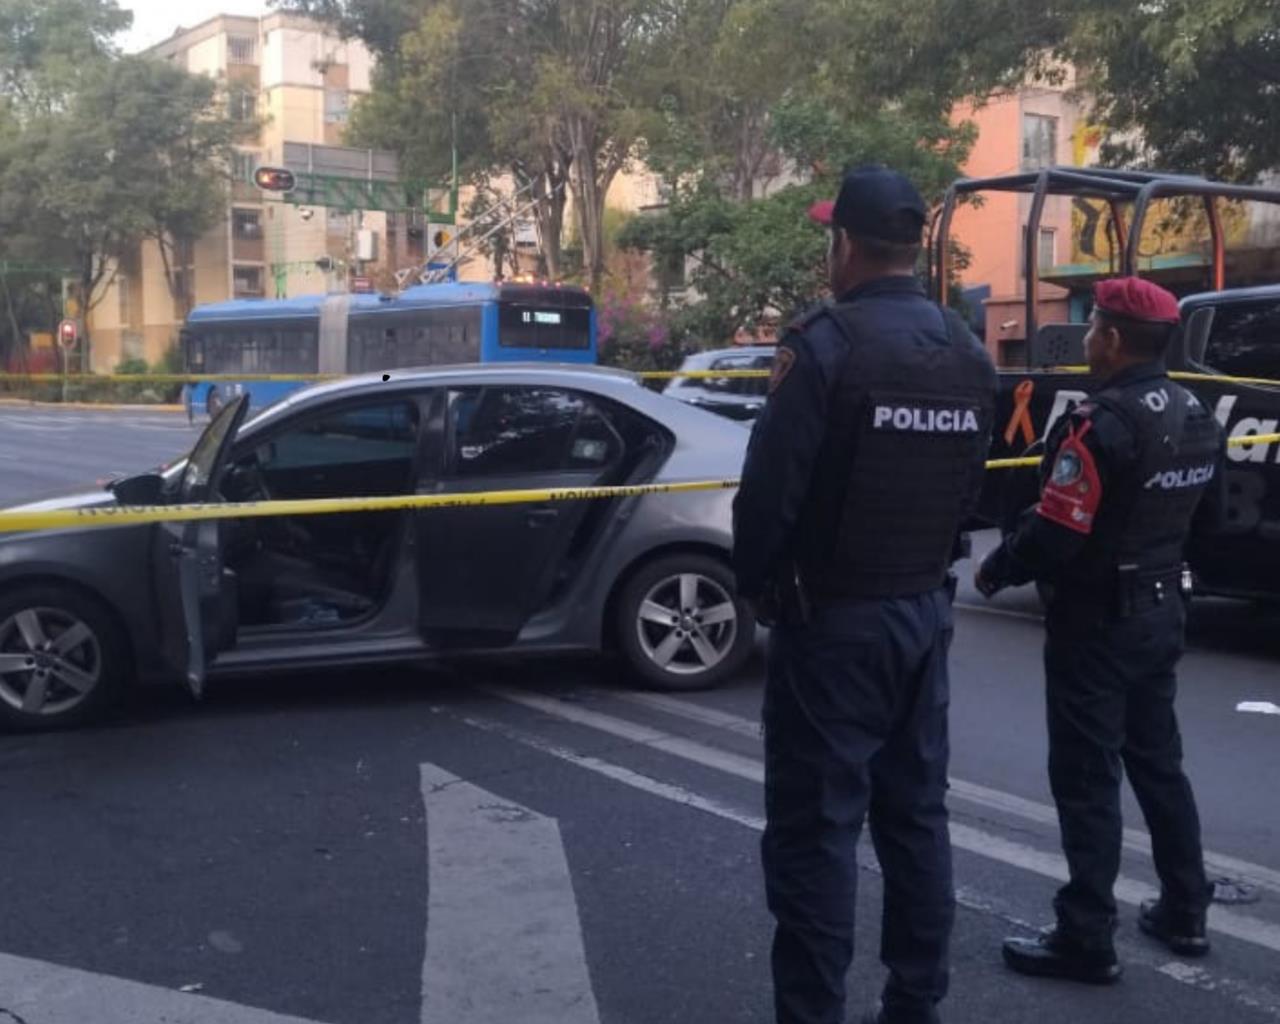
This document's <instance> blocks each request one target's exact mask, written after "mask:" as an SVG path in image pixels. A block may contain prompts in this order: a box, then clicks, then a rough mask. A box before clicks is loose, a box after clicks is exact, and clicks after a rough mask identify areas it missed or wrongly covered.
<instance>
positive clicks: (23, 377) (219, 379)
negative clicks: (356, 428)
mask: <svg viewBox="0 0 1280 1024" xmlns="http://www.w3.org/2000/svg"><path fill="white" fill-rule="evenodd" d="M385 372H386V373H388V374H394V373H395V372H396V371H395V370H387V371H385ZM1003 372H1004V373H1006V374H1007V375H1009V376H1013V375H1016V374H1048V373H1069V374H1079V375H1084V374H1087V373H1088V372H1089V368H1088V367H1087V366H1046V367H1038V368H1037V369H1034V370H1004V371H1003ZM635 375H636V376H637V377H639V378H640V379H641V380H675V379H677V378H680V379H682V380H725V379H728V380H740V379H745V378H752V377H754V378H765V377H768V376H769V371H768V370H640V371H637V372H636V374H635ZM347 376H349V375H348V374H342V373H260V374H242V373H240V374H237V373H209V374H198V375H197V374H188V373H69V374H66V375H65V376H64V375H63V374H60V373H0V383H13V384H60V383H62V382H63V381H66V382H67V383H69V384H93V383H104V384H108V383H109V384H224V383H225V384H230V383H240V384H254V383H281V384H283V383H289V384H313V383H319V382H322V381H330V380H342V379H343V378H344V377H347ZM1169 377H1170V379H1172V380H1188V381H1214V382H1217V383H1221V384H1250V385H1254V386H1257V387H1272V388H1280V380H1274V379H1272V378H1269V377H1233V376H1230V375H1228V374H1221V373H1191V372H1188V371H1184V370H1174V371H1172V372H1170V374H1169Z"/></svg>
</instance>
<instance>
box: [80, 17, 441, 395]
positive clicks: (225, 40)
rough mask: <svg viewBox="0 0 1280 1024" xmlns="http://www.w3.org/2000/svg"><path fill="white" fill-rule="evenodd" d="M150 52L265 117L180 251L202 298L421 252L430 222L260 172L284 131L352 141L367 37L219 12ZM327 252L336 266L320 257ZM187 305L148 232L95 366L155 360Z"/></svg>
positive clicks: (381, 266) (111, 307)
mask: <svg viewBox="0 0 1280 1024" xmlns="http://www.w3.org/2000/svg"><path fill="white" fill-rule="evenodd" d="M148 53H149V54H150V55H151V56H153V57H155V58H157V59H161V60H167V61H171V62H173V63H174V64H176V65H178V66H179V67H183V68H185V69H186V70H188V71H191V72H193V73H196V74H203V75H209V76H211V77H213V78H215V79H217V80H218V81H219V83H220V84H221V85H222V86H223V90H222V92H223V95H224V97H225V102H226V103H227V104H228V108H229V111H230V113H231V116H232V117H236V118H239V119H242V120H244V121H245V122H246V123H256V124H258V125H259V127H258V129H257V131H256V133H255V134H254V136H253V137H251V138H248V139H246V140H244V142H243V143H242V144H241V145H240V146H239V147H238V149H237V152H236V156H235V166H234V168H233V177H234V183H233V184H232V185H231V186H230V188H229V192H228V196H227V206H226V211H225V216H224V217H223V218H222V219H221V221H220V222H219V223H218V224H217V225H215V226H214V228H213V229H212V230H210V231H209V232H208V233H207V234H205V235H204V237H202V238H200V239H199V240H197V241H196V242H195V244H194V245H193V246H191V247H190V249H189V250H188V251H187V252H185V253H182V254H180V257H179V263H180V265H181V266H180V270H179V272H180V273H182V274H183V275H185V276H186V283H187V285H188V288H187V290H188V292H189V294H190V296H191V300H192V301H193V303H194V304H200V303H206V302H218V301H223V300H227V299H232V298H252V297H263V296H265V297H273V296H277V295H280V296H283V295H299V294H306V293H315V292H325V291H329V290H337V289H341V288H345V287H346V286H347V283H348V282H347V280H346V279H345V275H346V274H347V273H348V269H346V268H350V267H351V266H352V265H353V264H354V263H355V260H356V258H357V257H358V256H363V257H366V259H364V260H363V261H362V262H361V264H360V265H361V270H362V272H363V273H366V274H368V275H369V276H370V277H374V278H380V277H382V276H383V275H385V274H387V273H389V272H390V270H391V269H394V268H395V267H398V266H402V265H405V264H406V263H408V262H409V261H411V260H413V259H414V258H415V256H420V253H421V247H422V237H421V236H422V234H423V232H422V230H421V226H420V225H411V224H409V223H408V221H407V220H406V218H405V217H404V215H397V214H384V213H376V212H365V213H359V212H349V211H344V210H340V209H336V208H324V207H313V208H305V207H297V206H292V205H289V204H286V203H283V202H280V201H279V200H278V199H277V198H274V197H269V196H268V195H267V194H265V193H263V192H261V191H260V190H259V189H257V188H256V187H254V185H253V184H252V176H253V171H254V169H255V168H256V167H258V166H262V165H271V164H274V163H278V162H280V161H281V160H282V158H283V154H284V147H285V143H286V142H288V143H312V144H319V145H340V144H341V143H342V140H343V132H344V130H345V128H346V124H347V117H348V113H349V111H350V109H351V106H352V103H353V100H354V99H355V97H357V96H359V95H361V94H362V93H366V92H367V91H368V90H369V87H370V75H371V73H372V70H373V58H372V56H371V55H370V53H369V52H368V50H367V49H366V48H365V47H364V46H363V44H361V43H360V42H359V41H357V40H345V39H341V38H339V37H338V36H337V35H336V34H334V33H333V31H332V29H328V28H326V27H325V26H323V25H321V24H320V23H318V22H315V21H312V20H310V19H307V18H305V17H301V16H298V15H293V14H283V13H272V14H268V15H266V16H265V17H261V18H254V17H238V16H231V15H220V16H218V17H214V18H210V19H209V20H208V21H205V22H203V23H201V24H199V25H197V26H195V27H194V28H190V29H182V30H179V31H178V32H177V33H175V34H174V35H173V37H171V38H170V39H168V40H167V41H165V42H163V43H161V44H159V45H158V46H155V47H153V48H152V49H151V50H149V51H148ZM411 228H412V230H410V229H411ZM361 247H363V249H364V251H363V252H361V251H358V250H359V249H360V248H361ZM326 256H328V257H330V259H331V260H332V261H333V266H334V269H333V270H329V271H325V270H323V269H321V268H320V267H319V266H317V260H321V259H322V258H323V257H326ZM186 312H187V310H186V309H184V308H183V304H182V303H181V302H179V301H175V299H174V298H173V296H172V294H171V289H170V287H169V284H168V280H167V278H166V275H165V272H164V267H163V262H162V259H161V255H160V253H159V251H158V249H157V248H156V246H155V244H154V243H145V244H143V245H142V246H140V247H139V248H138V250H137V251H136V252H134V253H132V254H131V255H130V257H129V258H127V259H125V260H124V261H122V263H121V265H120V266H119V267H118V268H117V273H116V275H115V277H114V279H113V280H112V281H111V283H110V284H109V285H108V286H107V287H106V291H105V293H104V294H103V295H102V297H101V299H100V301H99V302H98V303H97V306H96V307H95V309H94V310H93V312H92V313H91V315H90V329H91V339H92V342H91V343H92V352H91V365H92V369H93V370H94V371H95V372H106V371H110V370H111V369H113V368H114V367H115V366H116V365H117V364H118V363H119V362H120V361H121V360H124V359H145V360H147V361H148V362H152V363H153V362H155V361H156V360H158V359H159V358H160V357H161V356H162V355H163V353H164V352H165V350H166V349H167V348H168V347H169V346H170V345H172V344H173V343H174V341H175V340H176V338H177V334H178V328H179V326H180V325H181V323H182V321H183V318H184V317H185V314H186Z"/></svg>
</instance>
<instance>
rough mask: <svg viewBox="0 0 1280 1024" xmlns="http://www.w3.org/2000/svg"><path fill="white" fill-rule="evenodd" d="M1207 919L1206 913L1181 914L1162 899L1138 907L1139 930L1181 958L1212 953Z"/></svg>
mask: <svg viewBox="0 0 1280 1024" xmlns="http://www.w3.org/2000/svg"><path fill="white" fill-rule="evenodd" d="M1206 917H1207V915H1206V914H1204V913H1200V914H1179V913H1177V912H1176V911H1173V910H1169V909H1167V908H1166V907H1165V905H1164V903H1163V902H1162V901H1160V900H1144V901H1143V904H1142V906H1141V907H1139V908H1138V927H1139V928H1141V929H1142V930H1143V931H1144V932H1146V933H1147V934H1148V935H1150V936H1151V937H1152V938H1153V939H1157V940H1159V941H1160V942H1163V943H1164V944H1165V945H1166V946H1168V947H1169V948H1170V949H1171V950H1173V951H1174V952H1175V953H1177V954H1178V955H1179V956H1204V955H1205V954H1206V953H1207V952H1209V938H1208V936H1207V935H1206V934H1205V918H1206Z"/></svg>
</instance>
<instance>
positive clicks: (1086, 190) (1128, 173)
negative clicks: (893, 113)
mask: <svg viewBox="0 0 1280 1024" xmlns="http://www.w3.org/2000/svg"><path fill="white" fill-rule="evenodd" d="M982 192H1014V193H1022V194H1024V195H1030V196H1031V208H1030V211H1029V214H1028V217H1027V230H1026V237H1025V239H1024V254H1023V260H1024V264H1023V265H1024V266H1025V267H1027V268H1028V272H1027V274H1026V275H1025V276H1026V293H1025V296H1024V302H1025V317H1026V319H1025V321H1024V322H1025V324H1026V337H1027V342H1028V353H1029V354H1030V351H1031V348H1032V344H1033V340H1034V339H1035V338H1036V337H1037V334H1038V328H1039V324H1038V322H1037V321H1038V313H1039V308H1040V274H1039V272H1038V269H1039V264H1038V261H1037V256H1038V244H1039V237H1040V224H1041V221H1042V220H1043V218H1044V208H1045V202H1046V200H1047V199H1048V198H1049V197H1050V196H1072V197H1080V198H1085V199H1099V200H1102V201H1104V202H1105V203H1107V206H1108V209H1109V212H1110V218H1109V220H1108V225H1107V230H1108V234H1109V235H1110V236H1111V237H1112V238H1113V239H1114V242H1113V250H1112V251H1113V254H1114V253H1115V252H1118V253H1119V255H1120V264H1119V268H1118V269H1119V273H1121V274H1123V275H1126V276H1130V275H1135V274H1137V273H1138V268H1139V247H1140V245H1141V242H1142V236H1143V229H1144V227H1145V226H1146V223H1147V219H1148V216H1149V214H1150V212H1151V207H1152V204H1153V203H1155V202H1157V201H1158V200H1161V199H1194V198H1199V199H1200V200H1201V201H1202V203H1203V205H1204V211H1205V214H1206V217H1207V219H1208V222H1209V240H1210V245H1211V247H1212V263H1211V268H1210V269H1211V273H1212V282H1213V289H1214V290H1215V291H1223V290H1224V289H1225V287H1226V244H1225V240H1224V237H1223V230H1222V216H1221V212H1220V210H1219V207H1218V201H1219V200H1228V201H1232V200H1233V201H1237V202H1258V203H1270V204H1275V205H1280V188H1268V187H1265V186H1260V185H1232V184H1227V183H1225V182H1218V181H1212V180H1210V179H1208V178H1203V177H1198V176H1195V175H1190V174H1171V173H1166V172H1161V171H1143V170H1110V169H1106V168H1096V167H1088V168H1080V167H1048V168H1045V169H1043V170H1039V171H1027V172H1023V173H1020V174H1009V175H1003V176H997V177H990V178H961V179H960V180H958V181H956V182H955V183H954V184H952V185H951V187H950V188H949V189H948V190H947V194H946V198H945V199H944V200H943V203H942V206H941V208H940V209H939V210H938V211H937V212H936V214H935V217H936V225H937V226H936V229H935V231H934V232H933V240H932V244H931V246H930V252H929V281H930V285H931V291H932V293H933V296H934V298H935V299H936V300H937V301H938V302H940V303H942V304H944V305H945V304H946V302H947V300H948V299H949V297H950V296H949V292H950V275H949V271H950V263H951V227H952V222H953V219H954V217H955V211H956V207H957V206H958V205H959V204H960V202H961V201H962V200H963V199H964V198H965V197H966V196H970V195H975V194H978V193H982ZM1126 208H1128V209H1129V210H1130V214H1129V221H1128V223H1127V224H1126V221H1125V211H1126ZM1032 268H1036V269H1035V270H1032Z"/></svg>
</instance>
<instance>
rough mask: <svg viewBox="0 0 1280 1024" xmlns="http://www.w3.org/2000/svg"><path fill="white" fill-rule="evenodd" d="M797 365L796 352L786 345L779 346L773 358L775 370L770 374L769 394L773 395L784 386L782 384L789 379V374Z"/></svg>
mask: <svg viewBox="0 0 1280 1024" xmlns="http://www.w3.org/2000/svg"><path fill="white" fill-rule="evenodd" d="M795 364H796V354H795V351H794V350H793V349H790V348H787V347H786V346H785V345H779V346H778V351H777V352H775V353H774V356H773V370H772V372H771V373H770V374H769V394H773V393H774V392H775V391H777V390H778V388H779V387H781V386H782V382H783V381H784V380H786V379H787V374H788V373H790V372H791V367H793V366H795Z"/></svg>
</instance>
